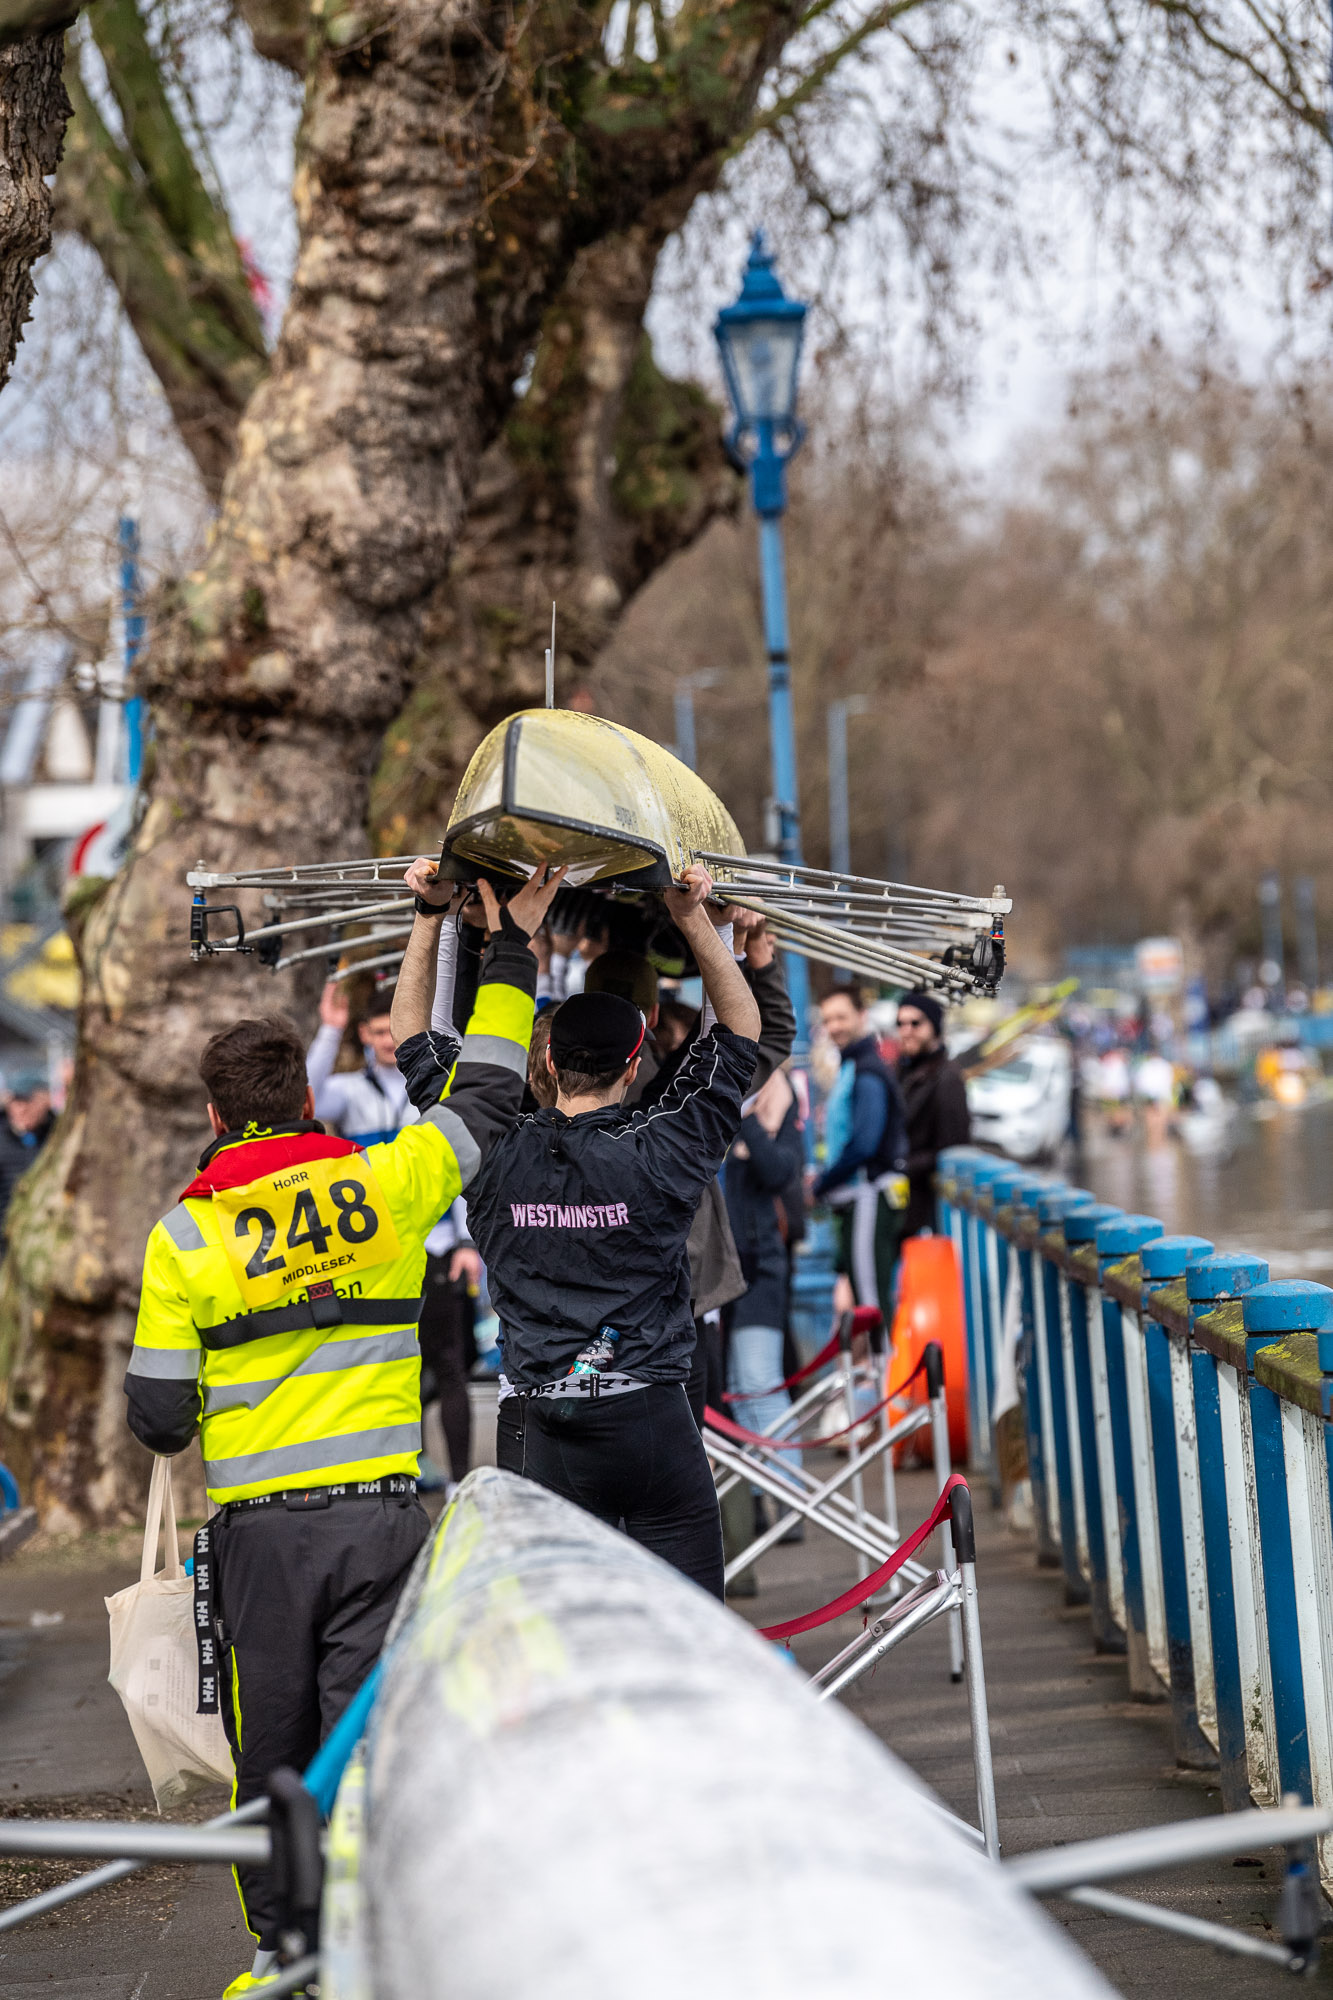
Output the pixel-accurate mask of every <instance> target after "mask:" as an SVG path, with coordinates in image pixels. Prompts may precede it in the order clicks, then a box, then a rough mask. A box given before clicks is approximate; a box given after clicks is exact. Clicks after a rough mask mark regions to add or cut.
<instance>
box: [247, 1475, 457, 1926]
mask: <svg viewBox="0 0 1333 2000" xmlns="http://www.w3.org/2000/svg"><path fill="white" fill-rule="evenodd" d="M429 1530H430V1523H429V1521H428V1520H427V1518H426V1512H425V1509H424V1508H423V1507H422V1505H421V1502H420V1501H419V1500H418V1499H417V1498H416V1496H415V1494H405V1495H403V1496H402V1497H401V1498H400V1497H398V1496H395V1495H381V1496H380V1497H378V1498H376V1499H365V1500H334V1501H332V1502H331V1503H330V1504H329V1505H328V1506H327V1507H301V1508H288V1507H287V1506H285V1505H282V1504H279V1505H277V1506H273V1507H255V1508H245V1507H242V1508H233V1509H230V1510H228V1511H227V1512H226V1513H224V1514H222V1515H219V1516H218V1518H217V1519H216V1521H215V1522H214V1524H213V1552H214V1564H215V1567H214V1576H215V1579H216V1589H217V1599H218V1607H219V1610H220V1613H221V1617H222V1623H223V1629H224V1632H225V1635H226V1644H225V1646H224V1648H223V1651H222V1675H221V1700H222V1720H223V1723H224V1725H225V1727H226V1731H227V1737H228V1740H229V1742H230V1743H231V1754H232V1757H233V1759H234V1760H235V1764H236V1788H235V1792H234V1794H233V1803H234V1804H236V1805H244V1804H245V1802H246V1800H247V1799H253V1798H257V1797H259V1796H260V1794H261V1793H263V1792H264V1791H265V1790H266V1789H267V1785H268V1777H269V1773H270V1772H271V1771H274V1770H276V1769H277V1767H278V1765H280V1764H288V1765H290V1766H291V1767H292V1768H293V1769H294V1770H296V1771H302V1770H304V1769H305V1767H306V1765H307V1764H308V1763H309V1762H310V1759H311V1758H312V1757H313V1756H314V1754H315V1752H316V1750H317V1749H318V1748H319V1746H320V1744H321V1743H322V1742H323V1740H324V1738H325V1737H326V1736H327V1735H328V1733H329V1731H330V1729H332V1727H333V1725H334V1723H335V1722H336V1721H337V1720H338V1717H339V1716H340V1715H341V1714H342V1712H343V1710H344V1709H345V1708H346V1706H347V1704H348V1702H349V1701H350V1700H351V1698H352V1696H353V1695H354V1694H355V1693H356V1691H357V1689H358V1688H359V1687H360V1685H361V1683H362V1681H363V1680H364V1679H365V1677H366V1675H367V1674H368V1673H369V1672H370V1669H371V1668H372V1667H373V1666H374V1664H375V1661H376V1659H377V1658H378V1657H379V1651H380V1647H381V1646H382V1644H383V1643H384V1634H385V1632H386V1631H387V1629H388V1625H389V1620H390V1618H391V1617H392V1615H393V1609H394V1606H395V1604H396V1603H397V1602H398V1594H399V1592H400V1591H401V1589H402V1587H403V1584H404V1583H405V1582H406V1580H407V1572H408V1570H409V1569H410V1568H411V1566H412V1562H413V1559H414V1558H415V1556H416V1553H417V1550H418V1549H419V1548H420V1547H421V1544H422V1543H423V1542H424V1541H425V1539H426V1536H427V1534H428V1533H429ZM236 1881H237V1886H238V1888H239V1889H240V1892H241V1908H242V1911H243V1912H244V1915H245V1921H246V1923H247V1925H248V1926H249V1928H250V1930H251V1932H252V1933H253V1935H254V1937H255V1938H256V1940H257V1942H258V1944H259V1946H260V1948H261V1949H262V1950H265V1951H272V1950H274V1949H275V1948H276V1946H277V1943H278V1915H279V1913H278V1911H277V1909H276V1907H275V1905H274V1903H273V1901H272V1899H271V1896H270V1894H269V1887H268V1877H267V1871H266V1870H265V1869H263V1868H240V1869H238V1870H237V1871H236Z"/></svg>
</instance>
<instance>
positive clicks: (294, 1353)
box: [125, 875, 560, 1995]
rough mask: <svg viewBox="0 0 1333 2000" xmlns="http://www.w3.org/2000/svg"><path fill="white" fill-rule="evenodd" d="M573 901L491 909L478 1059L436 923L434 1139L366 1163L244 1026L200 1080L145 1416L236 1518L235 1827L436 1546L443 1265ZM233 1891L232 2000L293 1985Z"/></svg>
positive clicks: (135, 1419)
mask: <svg viewBox="0 0 1333 2000" xmlns="http://www.w3.org/2000/svg"><path fill="white" fill-rule="evenodd" d="M408 879H409V881H410V880H411V879H412V878H411V876H410V875H409V878H408ZM559 880H560V877H559V876H557V877H556V878H555V880H554V881H553V882H551V883H549V884H547V885H546V886H538V885H537V884H536V883H529V884H527V885H526V886H525V887H524V888H523V889H522V890H521V891H520V892H519V893H518V894H517V895H516V896H515V897H514V898H513V900H512V902H511V904H510V905H509V906H508V907H507V908H506V909H505V910H504V912H503V913H502V912H501V910H500V908H499V905H498V903H497V900H496V898H495V896H494V894H493V893H492V891H491V890H490V889H489V888H487V887H485V886H483V888H482V892H481V893H482V897H483V899H484V901H485V903H486V915H487V921H488V923H489V925H490V928H491V931H492V933H493V939H492V943H491V945H490V947H489V949H488V951H487V952H486V956H485V959H484V961H483V964H482V970H481V981H480V986H479V988H478V991H477V996H476V1004H475V1007H474V1009H473V1012H472V1016H471V1020H470V1022H469V1027H468V1033H467V1035H466V1037H465V1038H464V1041H463V1045H462V1048H461V1050H459V1048H458V1045H457V1043H456V1041H454V1040H453V1039H452V1038H449V1039H448V1040H447V1041H446V1040H445V1039H444V1038H443V1037H441V1036H437V1035H433V1034H432V1033H431V1032H430V1029H429V1022H430V1018H431V993H432V988H433V985H434V980H435V968H436V960H437V954H438V951H439V938H440V924H441V919H442V917H443V916H444V913H445V912H444V900H445V899H444V898H443V897H439V898H438V900H437V898H435V897H432V899H431V900H430V901H429V902H427V903H423V902H421V901H418V906H417V907H418V912H419V914H418V915H417V917H416V920H415V922H414V925H413V929H412V935H411V937H410V939H409V941H408V945H407V951H406V954H405V956H404V959H403V967H402V973H401V975H400V978H399V983H398V989H397V993H396V995H395V998H394V1006H393V1036H394V1040H395V1042H396V1043H397V1045H398V1060H399V1062H400V1063H401V1064H402V1066H403V1071H404V1074H405V1075H406V1077H407V1078H408V1081H409V1087H411V1086H412V1083H413V1079H414V1078H415V1079H416V1094H417V1096H418V1097H420V1098H422V1100H423V1102H422V1104H421V1106H420V1107H419V1108H420V1109H421V1112H422V1115H421V1118H420V1121H419V1122H418V1123H416V1124H413V1125H408V1126H406V1127H405V1128H404V1129H403V1130H402V1131H400V1132H399V1133H398V1134H397V1136H396V1137H394V1138H392V1139H389V1140H387V1141H385V1142H384V1143H382V1144H380V1145H377V1146H375V1147H374V1149H373V1150H372V1151H371V1152H368V1153H367V1152H364V1151H363V1150H362V1149H361V1148H359V1147H357V1146H355V1145H354V1144H352V1142H351V1141H350V1140H347V1139H338V1138H332V1137H330V1136H328V1135H327V1134H326V1133H325V1132H324V1130H323V1128H322V1126H320V1125H319V1124H317V1123H316V1122H315V1121H314V1119H313V1117H312V1112H313V1108H314V1106H313V1093H312V1091H311V1089H310V1085H309V1083H308V1081H307V1076H306V1064H305V1050H304V1048H303V1046H302V1042H301V1039H300V1037H299V1036H298V1035H297V1033H296V1030H295V1028H294V1027H292V1026H291V1024H290V1023H288V1022H285V1021H282V1020H279V1019H276V1018H270V1019H266V1020H245V1021H237V1022H235V1023H234V1024H233V1025H232V1026H231V1027H230V1028H226V1029H223V1030H222V1031H221V1032H220V1033H219V1034H216V1035H214V1037H213V1038H212V1040H211V1041H210V1042H209V1044H208V1046H207V1047H206V1048H205V1050H204V1052H203V1055H202V1057H201V1059H200V1073H201V1075H202V1077H203V1080H204V1082H205V1084H206V1085H207V1088H208V1098H209V1102H208V1120H209V1124H210V1125H211V1126H212V1128H213V1134H214V1138H213V1144H212V1145H211V1146H209V1148H208V1149H207V1151H206V1152H205V1153H204V1155H203V1157H202V1159H201V1160H200V1163H199V1172H198V1175H197V1177H196V1178H195V1179H194V1180H193V1181H192V1182H191V1183H190V1185H189V1187H187V1188H186V1190H185V1192H184V1194H183V1195H182V1197H181V1199H180V1202H179V1203H178V1204H177V1206H176V1207H175V1208H173V1209H172V1210H171V1212H170V1214H168V1215H166V1216H164V1217H163V1219H162V1221H160V1222H159V1223H157V1224H156V1226H155V1227H154V1229H153V1231H152V1233H151V1235H150V1236H149V1239H148V1249H147V1253H146V1256H145V1259H144V1275H143V1290H142V1296H141V1303H140V1307H139V1319H138V1324H137V1326H136V1329H135V1335H134V1348H133V1352H132V1354H131V1356H130V1363H129V1372H128V1374H127V1375H126V1378H125V1391H126V1395H127V1396H128V1399H129V1413H128V1414H129V1425H130V1429H131V1430H132V1431H133V1432H134V1434H135V1436H136V1437H137V1438H138V1439H139V1440H140V1442H141V1443H143V1444H145V1445H147V1447H148V1449H149V1450H150V1451H154V1452H159V1453H164V1454H170V1453H175V1452H179V1451H183V1450H184V1449H185V1447H186V1445H187V1444H188V1443H189V1442H190V1440H191V1439H192V1438H193V1437H194V1435H195V1433H196V1431H197V1432H198V1433H199V1437H200V1443H201V1445H202V1448H203V1456H204V1475H205V1481H206V1484H207V1488H208V1495H209V1499H210V1500H211V1501H212V1502H213V1503H214V1505H215V1506H216V1507H217V1508H218V1509H219V1510H220V1511H219V1512H218V1513H216V1514H214V1515H213V1517H212V1518H211V1519H210V1520H209V1522H208V1523H207V1524H206V1526H205V1527H204V1528H203V1529H201V1531H200V1538H199V1540H198V1541H196V1545H195V1585H196V1595H195V1612H196V1620H197V1622H198V1625H199V1628H200V1706H201V1709H202V1710H203V1711H204V1712H210V1711H213V1710H216V1709H220V1710H221V1715H222V1720H223V1724H224V1726H225V1728H226V1731H227V1735H228V1738H229V1740H230V1742H231V1747H232V1756H233V1759H234V1762H235V1767H236V1789H235V1792H234V1794H233V1797H234V1801H235V1803H236V1804H238V1805H239V1804H243V1803H244V1802H245V1801H246V1800H248V1799H252V1798H255V1797H257V1796H259V1795H260V1794H262V1793H263V1792H264V1790H265V1789H266V1786H267V1782H268V1778H269V1775H270V1773H271V1772H273V1771H274V1770H275V1769H276V1768H278V1767H279V1766H280V1765H289V1766H292V1767H295V1768H296V1769H298V1770H300V1769H301V1768H303V1767H304V1766H305V1765H306V1764H308V1763H309V1761H310V1759H311V1757H313V1755H314V1753H315V1751H316V1749H317V1748H318V1746H319V1743H320V1741H321V1740H322V1738H323V1737H325V1736H327V1734H328V1732H329V1730H330V1729H331V1728H332V1727H333V1724H334V1723H335V1722H336V1721H337V1719H338V1717H339V1716H340V1715H341V1713H342V1711H343V1710H344V1708H345V1707H346V1706H347V1703H348V1702H349V1701H350V1699H351V1697H352V1696H353V1695H354V1694H355V1692H356V1690H357V1688H358V1687H359V1686H360V1685H361V1682H362V1681H363V1680H364V1679H365V1677H366V1675H367V1673H368V1672H369V1671H370V1668H371V1666H372V1665H373V1664H374V1661H375V1659H376V1656H377V1655H378V1653H379V1650H380V1646H381V1644H382V1642H383V1638H384V1634H385V1631H386V1629H387V1626H388V1622H389V1619H390V1617H391V1615H392V1613H393V1609H394V1605H395V1604H396V1602H397V1599H398V1595H399V1592H400V1589H401V1587H402V1583H403V1580H404V1578H405V1577H406V1575H407V1572H408V1569H409V1567H410V1566H411V1563H412V1561H413V1559H414V1557H415V1556H416V1553H417V1550H418V1549H419V1548H420V1546H421V1543H422V1541H423V1540H424V1539H425V1536H426V1533H427V1527H428V1523H427V1520H426V1515H425V1513H424V1511H423V1510H422V1508H421V1505H420V1503H419V1501H418V1500H417V1497H416V1474H417V1456H418V1451H419V1448H420V1443H421V1401H420V1386H419V1383H420V1370H421V1362H420V1353H419V1349H418V1343H417V1317H418V1314H419V1312H420V1309H421V1283H422V1275H423V1272H424V1269H425V1262H426V1250H425V1241H424V1239H425V1236H426V1232H427V1231H428V1230H429V1229H430V1227H431V1226H432V1224H433V1223H434V1222H435V1221H436V1220H437V1219H438V1217H439V1216H440V1215H442V1214H443V1213H444V1211H445V1210H446V1209H447V1208H448V1207H449V1204H450V1203H451V1202H452V1201H453V1200H454V1199H455V1198H456V1197H457V1196H458V1195H459V1193H460V1192H461V1191H462V1190H463V1189H465V1188H467V1187H468V1185H469V1183H470V1182H471V1181H472V1180H473V1179H474V1177H475V1175H476V1174H477V1172H478V1170H479V1168H480V1167H481V1166H482V1163H483V1161H484V1159H485V1157H486V1154H487V1151H488V1149H489V1148H491V1147H492V1146H493V1145H494V1143H495V1141H496V1140H497V1139H498V1138H499V1137H500V1136H501V1134H502V1133H503V1132H504V1131H505V1130H506V1129H507V1128H508V1126H509V1125H510V1124H511V1122H512V1120H513V1119H514V1117H515V1116H516V1115H517V1113H518V1108H519V1103H520V1100H521V1098H522V1093H523V1078H524V1072H525V1068H526V1064H527V1054H528V1042H529V1039H530V1037H531V1034H532V1016H533V993H534V990H535V987H536V980H537V963H536V959H535V958H534V956H533V955H532V953H531V952H530V951H529V949H528V938H529V936H530V934H531V933H532V932H533V931H534V930H535V929H536V928H537V926H538V924H539V923H540V922H541V920H542V917H543V916H544V915H545V912H546V908H547V905H548V904H549V903H550V900H551V898H552V896H553V895H554V894H555V890H556V888H557V887H558V885H559ZM447 886H452V885H447ZM455 1058H456V1059H457V1060H456V1062H455ZM423 1074H429V1075H430V1076H431V1077H432V1079H433V1086H432V1088H431V1090H430V1091H429V1092H426V1091H425V1090H424V1089H423V1088H422V1085H421V1078H422V1076H423ZM237 1881H238V1886H239V1888H240V1892H241V1903H242V1909H243V1912H244V1915H245V1921H246V1924H247V1926H248V1928H249V1929H250V1931H251V1933H252V1935H253V1936H254V1938H255V1941H256V1945H257V1947H258V1950H257V1953H256V1957H255V1962H254V1965H253V1966H252V1968H251V1970H250V1971H249V1972H248V1973H243V1974H241V1976H240V1977H239V1978H238V1979H237V1980H235V1981H234V1982H233V1984H232V1985H231V1986H230V1987H228V1989H227V1991H228V1994H230V1995H239V1994H244V1993H249V1992H251V1991H252V1990H254V1989H255V1988H258V1987H262V1986H263V1985H265V1984H266V1983H268V1982H269V1981H270V1979H271V1978H272V1977H275V1976H276V1975H275V1974H273V1971H272V1962H273V1956H274V1954H275V1952H276V1948H277V1946H278V1943H279V1925H280V1919H281V1912H280V1911H279V1909H278V1908H277V1906H276V1904H275V1901H274V1899H273V1895H272V1891H271V1889H270V1887H269V1883H268V1877H267V1870H266V1869H265V1868H262V1867H258V1868H253V1867H244V1868H240V1869H238V1871H237Z"/></svg>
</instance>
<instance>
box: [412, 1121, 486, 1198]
mask: <svg viewBox="0 0 1333 2000" xmlns="http://www.w3.org/2000/svg"><path fill="white" fill-rule="evenodd" d="M421 1122H422V1124H423V1125H438V1126H439V1128H440V1130H441V1132H443V1134H444V1136H445V1138H446V1139H447V1140H448V1141H449V1144H450V1145H451V1146H452V1147H453V1149H454V1158H455V1159H456V1160H457V1162H458V1171H459V1173H460V1174H461V1175H462V1177H463V1178H462V1184H463V1186H464V1187H466V1186H467V1184H468V1182H469V1181H470V1180H471V1179H472V1177H473V1175H474V1174H475V1173H476V1171H477V1168H478V1167H479V1166H480V1165H481V1147H480V1146H479V1145H478V1144H477V1142H476V1140H475V1139H474V1138H473V1136H472V1134H471V1133H470V1132H469V1131H468V1129H467V1126H466V1125H465V1124H464V1123H463V1121H462V1119H461V1118H460V1117H459V1115H458V1113H457V1112H456V1111H451V1110H450V1109H449V1106H448V1105H447V1104H432V1105H431V1107H430V1110H429V1111H427V1112H425V1113H423V1115H422V1120H421Z"/></svg>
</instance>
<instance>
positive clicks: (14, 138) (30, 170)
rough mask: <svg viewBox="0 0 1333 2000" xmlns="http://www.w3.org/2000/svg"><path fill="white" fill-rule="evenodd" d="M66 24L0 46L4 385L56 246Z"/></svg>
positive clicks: (0, 370) (0, 377) (0, 351)
mask: <svg viewBox="0 0 1333 2000" xmlns="http://www.w3.org/2000/svg"><path fill="white" fill-rule="evenodd" d="M64 48H65V36H64V31H63V29H59V28H58V29H55V30H54V31H50V32H47V33H45V34H32V35H27V36H25V37H23V39H22V40H19V41H15V42H11V43H10V44H9V45H8V46H7V47H0V389H3V387H4V385H5V383H6V382H7V381H8V379H9V371H10V369H11V368H12V367H13V365H14V355H15V352H16V350H17V348H18V344H19V342H20V340H21V339H22V338H23V328H24V325H25V324H26V322H27V319H28V316H29V313H30V311H31V308H32V301H33V297H34V286H33V281H32V267H33V265H34V264H35V263H36V261H37V259H38V258H39V257H44V256H45V254H46V252H47V251H48V250H49V249H50V248H51V190H50V188H49V187H48V186H47V185H46V176H47V175H48V174H53V173H54V172H55V170H56V163H57V161H58V160H59V158H60V144H61V140H62V138H63V137H64V132H65V124H66V121H67V119H68V118H69V113H70V105H69V99H68V97H67V96H66V95H65V85H64V81H63V77H62V73H61V72H62V69H63V64H64Z"/></svg>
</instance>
